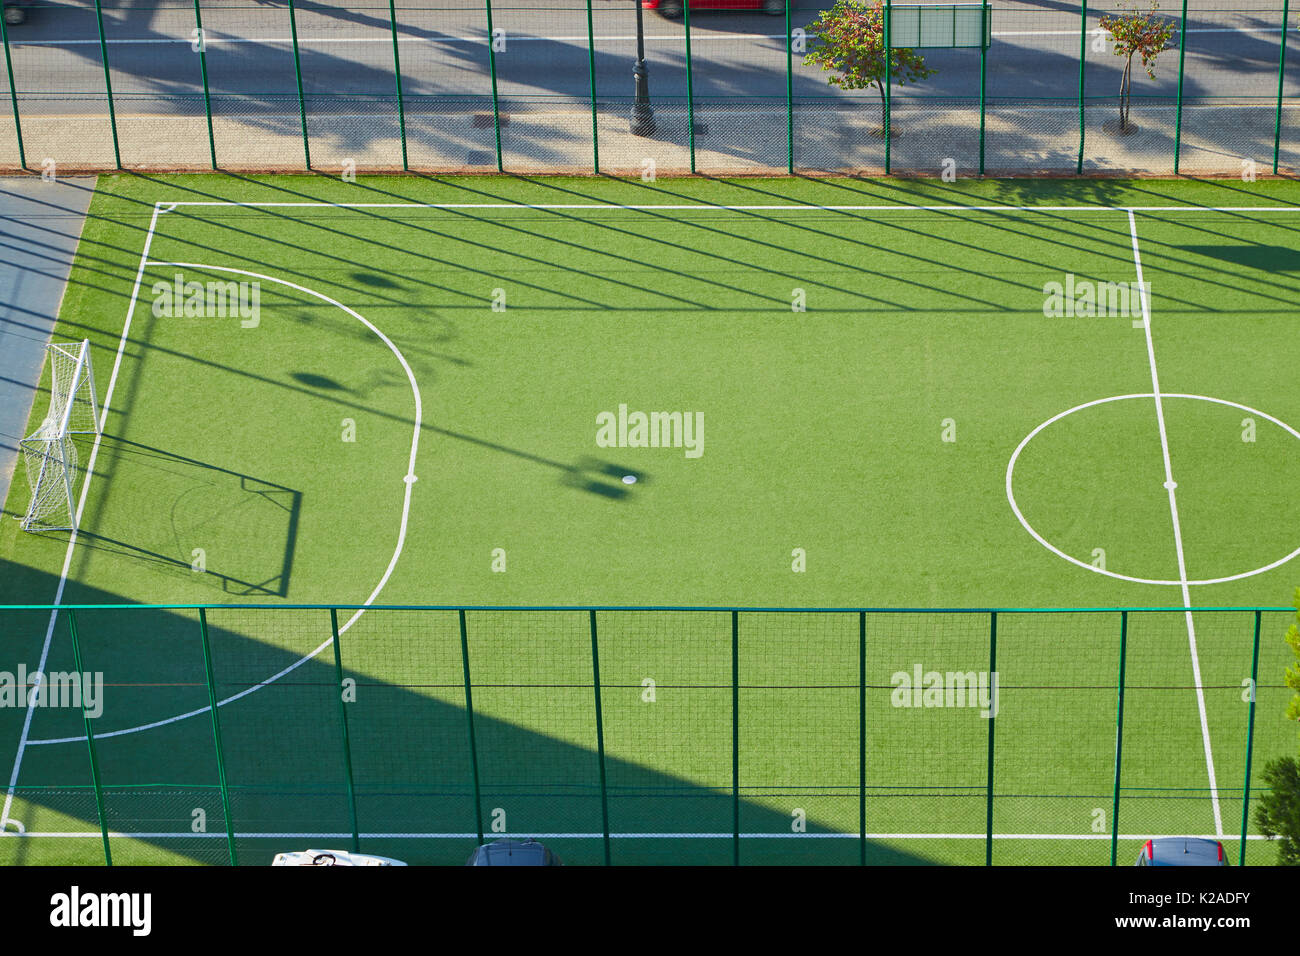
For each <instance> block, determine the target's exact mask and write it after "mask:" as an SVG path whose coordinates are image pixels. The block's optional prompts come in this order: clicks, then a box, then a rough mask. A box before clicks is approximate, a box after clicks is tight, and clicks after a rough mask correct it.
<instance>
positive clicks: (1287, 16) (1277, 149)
mask: <svg viewBox="0 0 1300 956" xmlns="http://www.w3.org/2000/svg"><path fill="white" fill-rule="evenodd" d="M1290 22H1291V0H1282V49H1281V52H1280V53H1279V54H1278V59H1277V118H1276V119H1275V120H1274V122H1273V175H1274V176H1276V175H1277V166H1278V158H1279V156H1280V155H1281V152H1282V84H1283V82H1284V81H1285V79H1286V33H1287V30H1289V29H1290V27H1289V25H1288V24H1290ZM9 85H10V86H11V87H12V86H13V80H10V81H9ZM1242 845H1243V846H1245V844H1244V843H1243V844H1242Z"/></svg>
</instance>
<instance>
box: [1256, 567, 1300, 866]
mask: <svg viewBox="0 0 1300 956" xmlns="http://www.w3.org/2000/svg"><path fill="white" fill-rule="evenodd" d="M1295 606H1296V612H1297V613H1296V619H1295V622H1294V623H1293V624H1292V625H1291V627H1290V628H1288V629H1287V632H1286V642H1287V644H1289V645H1290V646H1291V653H1292V654H1294V655H1295V657H1296V665H1295V666H1294V667H1288V668H1287V669H1286V685H1287V686H1288V687H1290V688H1291V689H1292V690H1293V691H1295V692H1296V694H1295V696H1294V697H1292V698H1291V702H1290V704H1288V705H1287V709H1286V715H1287V718H1288V719H1290V720H1295V721H1300V626H1298V625H1300V588H1296V592H1295ZM1264 782H1265V783H1266V784H1268V787H1269V792H1268V793H1265V794H1264V795H1262V796H1261V797H1260V798H1259V805H1258V806H1257V807H1256V808H1255V823H1256V825H1257V826H1258V827H1259V829H1260V832H1261V833H1263V834H1264V836H1266V837H1267V838H1268V839H1270V840H1274V839H1277V840H1280V841H1281V845H1280V846H1279V847H1278V854H1277V861H1278V863H1280V864H1282V865H1284V866H1300V760H1297V759H1296V758H1295V757H1280V758H1278V759H1276V760H1270V761H1269V763H1268V766H1266V767H1265V768H1264Z"/></svg>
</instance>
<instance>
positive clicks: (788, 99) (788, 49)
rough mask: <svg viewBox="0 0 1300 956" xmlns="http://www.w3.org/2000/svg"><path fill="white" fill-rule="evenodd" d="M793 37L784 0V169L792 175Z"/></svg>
mask: <svg viewBox="0 0 1300 956" xmlns="http://www.w3.org/2000/svg"><path fill="white" fill-rule="evenodd" d="M793 47H794V37H793V36H792V35H791V33H790V0H785V143H786V155H787V156H788V157H789V158H788V160H787V162H786V166H785V171H786V172H787V173H788V174H790V175H791V176H793V175H794V50H793Z"/></svg>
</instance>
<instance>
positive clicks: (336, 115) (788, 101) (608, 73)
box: [0, 0, 1300, 176]
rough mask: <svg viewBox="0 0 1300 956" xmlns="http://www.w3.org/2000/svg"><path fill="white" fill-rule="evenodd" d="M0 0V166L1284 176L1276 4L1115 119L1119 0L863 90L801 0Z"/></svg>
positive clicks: (1023, 24) (1144, 83)
mask: <svg viewBox="0 0 1300 956" xmlns="http://www.w3.org/2000/svg"><path fill="white" fill-rule="evenodd" d="M871 2H873V0H868V3H871ZM880 5H881V7H882V10H883V12H884V14H885V15H884V17H883V18H882V19H880V20H878V21H877V22H878V23H886V22H890V23H892V22H893V19H894V17H895V15H896V14H898V13H899V11H900V10H902V8H904V7H908V8H914V7H915V6H917V5H918V4H917V3H911V4H908V3H905V2H902V0H897V2H896V0H880ZM919 5H921V6H927V5H928V6H935V5H936V4H935V2H934V0H920V4H919ZM6 6H7V7H8V8H10V9H11V10H17V9H21V10H22V11H23V13H25V19H24V21H23V22H22V23H19V24H16V25H9V26H7V27H5V28H4V34H5V35H4V52H5V70H4V71H3V76H0V85H2V86H3V90H2V91H0V93H2V94H3V97H4V101H5V102H4V108H3V109H0V168H5V167H7V168H19V167H22V168H27V169H31V170H41V169H45V168H48V167H49V164H54V166H55V168H58V167H63V168H66V169H112V168H118V167H125V168H138V169H153V170H186V169H206V168H214V169H215V168H220V169H227V170H240V171H253V170H302V169H314V170H318V171H322V172H330V173H335V174H348V173H350V172H357V173H364V172H367V171H385V170H402V169H410V170H422V171H458V170H469V171H494V170H504V171H507V172H512V173H544V172H575V173H591V172H607V173H615V174H639V175H646V174H650V173H653V174H658V173H684V172H701V173H711V174H721V173H746V172H765V173H780V172H789V173H819V172H842V173H843V172H847V173H872V174H877V173H895V172H897V173H904V174H916V173H921V174H928V175H940V174H943V173H945V172H948V173H951V174H952V175H962V176H964V175H972V174H975V173H987V174H995V173H997V174H1011V175H1016V174H1020V175H1029V174H1039V173H1043V172H1048V173H1060V174H1070V173H1095V174H1134V173H1137V174H1169V173H1191V174H1232V175H1238V174H1245V175H1248V176H1249V175H1253V174H1254V173H1256V172H1259V173H1267V172H1270V171H1272V172H1288V173H1290V172H1294V171H1295V169H1296V167H1297V165H1300V129H1298V128H1297V118H1296V116H1295V115H1293V114H1294V113H1295V109H1296V106H1297V105H1298V104H1300V100H1297V96H1298V95H1300V78H1297V76H1296V72H1295V71H1296V69H1297V68H1298V67H1297V65H1296V62H1295V61H1296V59H1297V58H1296V57H1295V56H1289V55H1288V53H1289V52H1291V51H1288V49H1287V38H1288V37H1289V36H1291V34H1292V31H1293V29H1294V26H1295V24H1293V22H1292V21H1291V11H1290V0H1243V3H1241V4H1238V5H1236V6H1235V7H1234V8H1232V9H1225V8H1224V5H1223V4H1222V0H1181V2H1179V0H1173V2H1166V3H1165V4H1164V5H1163V7H1161V8H1160V9H1159V16H1160V17H1161V18H1162V19H1163V20H1164V21H1166V22H1167V23H1168V24H1169V26H1170V27H1171V28H1172V37H1171V40H1170V42H1169V46H1168V47H1167V48H1166V49H1164V50H1163V51H1162V52H1161V53H1160V54H1159V56H1158V57H1157V59H1156V61H1155V63H1154V66H1153V70H1154V74H1155V76H1154V78H1150V77H1148V76H1147V75H1146V72H1145V71H1144V69H1143V68H1142V66H1141V64H1140V62H1138V63H1135V64H1134V66H1133V70H1132V108H1131V114H1130V115H1131V122H1130V123H1127V124H1124V125H1123V127H1122V128H1121V124H1120V122H1119V91H1120V80H1121V76H1122V74H1123V71H1124V67H1125V62H1124V59H1123V58H1122V57H1118V56H1116V55H1115V53H1114V44H1113V43H1112V41H1111V37H1110V34H1109V33H1107V31H1106V30H1104V29H1103V28H1102V21H1103V18H1106V17H1111V16H1115V15H1117V14H1120V13H1122V12H1124V10H1126V9H1128V10H1132V9H1133V7H1132V5H1131V4H1124V3H1118V2H1110V3H1089V2H1084V0H1061V2H1053V3H1034V2H1028V0H993V2H983V3H979V4H974V6H976V7H982V8H983V9H984V11H985V15H986V17H987V22H988V29H989V42H988V43H987V45H985V46H984V47H980V48H952V49H949V48H944V44H943V43H942V42H940V41H938V40H935V41H933V45H932V46H929V47H926V48H923V49H920V50H919V51H918V52H919V53H920V54H921V55H922V56H924V58H925V61H926V64H927V66H928V67H929V68H930V69H932V70H934V71H935V72H934V74H933V75H931V76H929V77H926V78H924V79H921V80H919V81H917V82H915V83H905V82H902V80H903V79H904V78H903V77H900V76H898V75H893V74H892V73H891V77H890V80H891V81H890V82H888V83H882V84H877V85H875V86H870V87H867V88H864V89H853V90H842V89H839V88H838V87H834V86H831V85H829V84H828V83H827V82H826V79H827V74H825V73H823V72H822V71H821V70H820V69H819V68H818V67H816V66H812V65H807V64H805V62H804V57H805V55H806V53H807V52H808V51H809V50H810V49H811V48H812V46H813V44H814V42H815V40H814V37H815V32H816V31H812V32H810V30H809V27H810V25H811V24H812V23H813V22H814V21H815V20H816V19H817V17H818V13H819V8H821V7H829V6H830V4H829V3H825V2H818V0H781V2H763V0H726V2H719V0H713V2H708V0H695V2H694V4H688V5H686V6H685V7H684V8H683V6H682V4H681V3H679V2H676V0H644V5H643V4H642V3H641V2H639V0H559V2H557V3H554V4H549V5H543V6H538V5H536V4H523V3H520V2H519V0H439V2H437V3H436V4H432V5H431V4H429V3H428V2H427V0H387V2H385V0H368V2H366V3H363V4H360V5H355V4H343V3H339V2H334V0H324V2H313V3H303V2H301V0H299V2H297V3H295V2H293V0H284V2H279V0H152V2H145V3H135V2H132V3H127V2H125V0H98V2H95V0H71V2H66V3H31V4H15V3H10V4H7V5H6ZM643 6H644V7H645V8H644V9H643ZM718 6H725V7H729V8H732V9H726V10H718V9H712V8H713V7H718ZM949 6H950V5H949ZM736 8H741V9H736ZM1138 9H1140V10H1142V11H1145V10H1147V9H1148V7H1147V6H1146V4H1145V2H1139V3H1138ZM882 29H883V28H882ZM927 42H930V41H927ZM886 130H887V131H888V135H886V133H885V131H886Z"/></svg>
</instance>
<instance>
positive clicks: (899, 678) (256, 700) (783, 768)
mask: <svg viewBox="0 0 1300 956" xmlns="http://www.w3.org/2000/svg"><path fill="white" fill-rule="evenodd" d="M0 615H2V616H3V618H4V623H5V624H6V626H7V627H9V628H12V629H13V631H12V633H14V634H15V636H16V638H18V640H19V643H20V644H21V646H20V647H18V650H19V651H21V652H23V653H25V654H29V655H31V657H32V659H33V660H36V659H37V657H38V656H39V653H40V651H41V648H42V646H43V645H42V640H43V638H44V635H45V632H46V629H47V628H48V625H49V622H50V621H51V617H50V613H49V611H48V610H46V611H31V610H27V611H19V610H7V609H0ZM53 623H54V630H53V631H51V632H50V633H51V635H52V639H51V641H50V642H49V644H48V650H49V653H48V657H47V659H46V661H45V665H44V668H45V672H46V673H47V674H50V675H53V674H55V673H56V672H65V671H67V672H77V671H84V672H86V673H97V674H99V675H100V676H101V678H102V682H103V690H102V693H101V696H99V697H97V698H95V699H93V700H92V699H90V698H85V699H84V700H81V701H79V702H76V703H75V704H73V705H70V704H69V703H68V702H67V701H64V702H63V705H62V706H50V707H45V708H43V709H42V710H41V713H40V714H39V719H38V720H34V721H32V722H31V723H32V725H33V728H34V729H32V732H31V733H30V734H28V733H26V731H25V732H24V735H23V746H24V747H25V752H24V753H23V754H22V759H21V775H20V777H19V778H18V780H17V781H16V783H15V784H14V786H13V787H11V788H10V789H9V790H8V791H7V792H6V794H5V796H6V801H7V802H6V811H5V814H6V819H7V820H9V821H12V822H13V825H12V826H10V827H9V828H8V829H7V831H6V834H5V836H4V837H0V858H2V859H4V860H5V861H6V862H21V861H22V859H23V858H24V855H25V854H27V853H29V851H28V850H24V849H23V847H24V846H28V845H30V846H35V845H37V842H36V841H39V845H40V846H41V860H42V861H45V860H49V859H58V860H66V861H80V862H93V861H94V860H95V859H96V858H97V857H105V858H107V859H109V860H110V861H111V862H131V863H182V862H196V863H232V862H238V863H244V864H250V863H251V864H257V863H266V862H267V861H268V860H269V859H270V857H271V855H272V854H274V853H275V852H280V851H284V850H288V849H295V848H297V849H302V848H304V847H306V846H311V847H312V848H315V849H320V848H330V847H335V848H353V849H357V848H359V849H361V850H363V851H366V852H371V853H379V854H381V855H385V856H393V857H397V858H399V859H405V860H409V861H411V862H422V863H459V862H463V861H464V860H465V859H466V858H467V857H468V855H469V854H470V852H471V851H472V849H473V847H474V846H476V845H477V844H478V843H480V842H483V841H488V840H492V839H494V838H498V837H512V838H526V837H536V838H539V839H541V840H543V841H544V842H546V843H547V844H548V845H550V846H551V847H552V848H553V849H554V850H555V851H556V852H558V853H559V854H560V856H561V857H562V858H563V859H565V860H566V861H568V862H571V863H587V864H600V863H604V862H610V863H616V864H618V863H626V864H652V863H704V864H730V863H736V862H739V863H742V864H760V865H761V864H827V863H831V864H851V863H900V864H904V863H923V862H939V863H949V864H984V863H995V864H996V863H1010V864H1023V863H1063V864H1098V865H1100V864H1107V863H1110V862H1112V861H1116V862H1119V863H1123V864H1127V863H1131V862H1132V858H1133V857H1135V855H1136V852H1137V849H1138V847H1139V845H1140V843H1141V842H1142V840H1144V839H1145V838H1147V837H1151V836H1163V835H1187V836H1211V837H1217V838H1218V839H1220V840H1221V841H1223V843H1224V846H1225V849H1226V850H1227V852H1228V853H1229V854H1230V855H1231V858H1232V861H1233V862H1234V863H1235V862H1239V861H1242V860H1244V861H1246V862H1255V863H1263V862H1268V861H1269V860H1270V858H1271V857H1270V854H1271V853H1272V850H1271V848H1270V847H1269V846H1268V845H1267V843H1266V842H1264V841H1262V840H1260V839H1259V837H1258V834H1257V832H1256V830H1255V826H1254V823H1253V821H1252V820H1250V819H1249V815H1248V813H1247V806H1246V802H1247V793H1248V792H1249V793H1250V795H1251V797H1252V798H1257V797H1258V795H1259V792H1260V787H1261V780H1260V770H1261V768H1262V767H1263V766H1264V765H1265V763H1266V762H1267V761H1268V760H1270V759H1272V758H1275V757H1278V756H1283V755H1288V754H1291V753H1292V752H1293V751H1294V727H1293V726H1291V725H1290V723H1289V722H1288V721H1287V720H1286V719H1285V716H1284V715H1285V710H1286V702H1287V699H1288V697H1289V695H1290V691H1289V689H1288V688H1286V686H1285V684H1284V682H1283V680H1282V668H1283V666H1284V664H1285V662H1286V659H1287V657H1288V653H1289V652H1288V651H1287V648H1286V645H1285V643H1284V642H1283V641H1282V640H1281V635H1282V634H1283V633H1284V632H1285V629H1286V626H1287V624H1288V623H1289V622H1288V617H1287V616H1286V615H1285V614H1284V613H1282V612H1279V611H1276V610H1267V611H1266V610H1261V611H1258V612H1257V611H1250V610H1234V611H1195V612H1191V613H1190V615H1189V614H1188V613H1185V612H1183V611H1182V610H1180V609H1169V610H1167V611H1156V610H1138V611H1056V612H1044V611H1040V612H1035V611H1000V612H986V611H981V612H945V611H917V612H903V611H870V612H868V611H827V612H822V611H799V610H788V611H756V610H737V611H726V610H688V609H682V610H671V609H665V610H654V609H645V610H635V609H626V610H620V609H608V610H583V609H568V610H566V609H524V608H520V609H474V608H470V609H464V610H459V609H455V608H423V609H422V608H379V609H370V610H366V611H364V612H363V611H362V610H361V609H338V610H331V609H329V608H272V607H266V608H251V607H211V608H206V609H203V610H199V609H195V608H177V609H168V608H150V607H123V608H82V609H75V610H70V609H63V610H60V611H59V612H58V613H57V615H56V616H55V617H54V618H53ZM336 635H337V637H336ZM1193 642H1195V646H1196V648H1197V652H1196V654H1195V655H1193V653H1192V647H1193ZM124 648H125V649H129V650H128V651H124ZM78 665H79V666H78ZM1198 668H1199V670H1198ZM33 669H34V665H33ZM1254 673H1257V674H1258V680H1259V682H1258V690H1257V691H1256V692H1255V694H1254V698H1253V699H1254V706H1253V707H1252V706H1251V701H1252V694H1251V685H1250V679H1251V677H1252V674H1254ZM51 686H53V684H52V683H51ZM211 700H215V701H217V703H218V707H217V710H216V714H215V718H214V713H213V710H212V709H211V708H210V707H209V706H208V704H209V701H211ZM87 731H89V734H90V736H89V738H87ZM1248 760H1249V761H1251V762H1250V763H1249V764H1248ZM19 821H21V822H19ZM1243 824H1244V832H1245V833H1246V834H1247V835H1248V836H1250V837H1251V839H1248V840H1247V841H1246V847H1245V848H1244V849H1243V848H1242V843H1241V841H1240V839H1239V835H1240V834H1241V833H1242V832H1243ZM15 836H21V838H20V839H10V837H15ZM97 837H98V838H99V839H96V838H97ZM51 845H52V846H51Z"/></svg>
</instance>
